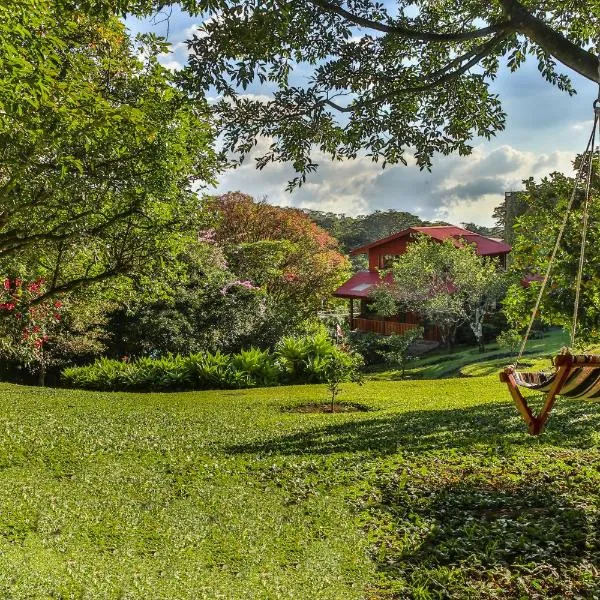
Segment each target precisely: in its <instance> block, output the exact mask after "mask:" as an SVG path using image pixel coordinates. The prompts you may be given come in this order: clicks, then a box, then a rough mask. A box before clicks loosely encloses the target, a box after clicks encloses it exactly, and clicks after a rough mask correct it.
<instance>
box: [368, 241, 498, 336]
mask: <svg viewBox="0 0 600 600" xmlns="http://www.w3.org/2000/svg"><path fill="white" fill-rule="evenodd" d="M391 272H392V273H393V275H394V283H391V284H386V285H383V286H380V287H379V288H378V289H377V291H376V294H375V302H374V308H375V310H378V311H379V312H382V313H383V314H386V313H387V314H390V311H391V310H393V307H392V306H391V305H390V297H391V298H393V299H395V300H397V301H398V302H399V303H400V306H401V307H402V308H404V309H407V310H410V311H413V312H416V313H417V314H420V315H422V316H424V317H425V318H426V319H428V320H429V321H430V322H431V323H433V324H435V325H437V326H438V328H439V330H440V334H441V336H442V340H443V341H444V342H445V343H446V344H448V345H452V343H453V342H454V336H455V333H456V330H457V328H458V327H459V326H460V325H462V324H463V323H468V324H469V326H470V327H471V330H472V331H473V334H474V336H475V339H476V340H477V342H478V343H479V344H480V346H481V345H482V344H483V322H484V319H485V317H486V315H487V314H489V312H491V311H492V310H493V309H494V308H495V305H496V302H497V301H498V300H499V299H500V298H501V297H502V295H503V293H504V290H505V276H504V274H503V273H502V271H501V270H500V269H499V266H498V264H497V263H496V262H495V261H494V260H492V259H489V258H485V257H481V256H478V255H477V253H476V252H475V249H474V248H473V247H471V246H470V245H468V244H465V245H463V246H461V247H456V246H455V245H454V241H453V240H446V241H444V242H442V243H440V242H436V241H434V240H432V239H431V238H428V237H427V236H420V237H419V238H418V239H416V240H415V241H414V242H413V243H411V244H409V245H408V248H407V251H406V252H405V253H404V254H402V255H401V256H400V257H399V258H398V259H397V260H396V262H395V263H394V265H393V267H392V269H391ZM382 309H383V310H382ZM396 311H397V309H396Z"/></svg>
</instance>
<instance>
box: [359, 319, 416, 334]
mask: <svg viewBox="0 0 600 600" xmlns="http://www.w3.org/2000/svg"><path fill="white" fill-rule="evenodd" d="M415 327H417V325H415V324H414V323H398V322H397V321H379V320H375V319H362V318H360V317H357V318H355V319H354V328H355V329H358V330H359V331H371V332H372V333H380V334H382V335H392V333H404V332H405V331H409V330H410V329H414V328H415Z"/></svg>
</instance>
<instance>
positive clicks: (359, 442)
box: [225, 400, 600, 455]
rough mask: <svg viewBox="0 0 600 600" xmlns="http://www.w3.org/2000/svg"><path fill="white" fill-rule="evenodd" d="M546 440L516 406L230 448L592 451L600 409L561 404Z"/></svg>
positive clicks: (370, 421)
mask: <svg viewBox="0 0 600 600" xmlns="http://www.w3.org/2000/svg"><path fill="white" fill-rule="evenodd" d="M558 404H559V406H557V408H556V409H555V410H554V412H553V415H552V417H551V419H550V421H549V423H548V426H547V429H546V432H545V433H544V434H543V435H542V437H538V438H536V437H533V436H530V435H529V434H528V433H527V427H526V426H525V423H524V422H523V421H522V420H521V418H520V416H519V415H518V413H517V411H516V409H515V407H514V406H513V405H512V404H510V403H508V402H506V403H503V404H496V403H487V404H479V405H476V406H471V407H468V408H460V409H456V408H455V409H447V410H422V411H421V410H419V411H407V412H404V413H398V414H393V415H389V416H380V417H373V418H359V419H353V420H351V421H346V422H344V423H337V424H333V425H327V426H324V427H318V428H313V429H310V428H309V429H306V430H303V431H300V432H296V433H293V434H291V435H283V436H280V437H275V438H272V439H268V440H259V441H255V442H251V443H247V444H238V445H232V446H228V447H226V448H225V451H226V452H229V453H231V454H245V453H261V454H283V455H289V454H307V453H308V454H333V453H341V452H371V453H375V454H391V453H396V452H398V451H401V450H407V451H411V452H425V451H428V450H439V449H440V448H446V449H457V450H468V449H469V448H471V447H473V446H474V445H478V444H485V445H487V446H504V445H506V444H510V445H515V444H518V445H538V444H539V443H540V440H541V441H542V442H544V443H548V444H552V445H558V446H568V447H578V448H586V447H589V446H591V445H594V439H593V435H594V430H597V429H599V428H600V404H599V403H596V404H595V405H593V404H590V403H586V402H577V401H573V400H570V401H561V402H559V403H558ZM299 418H301V417H299Z"/></svg>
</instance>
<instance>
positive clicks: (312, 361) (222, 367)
mask: <svg viewBox="0 0 600 600" xmlns="http://www.w3.org/2000/svg"><path fill="white" fill-rule="evenodd" d="M332 359H335V360H338V361H341V362H342V363H346V364H350V363H352V362H353V361H354V362H356V361H359V360H360V358H359V357H357V356H356V355H354V354H351V353H347V352H345V351H343V350H342V349H340V348H339V347H338V346H336V345H335V344H334V343H333V342H331V340H330V339H329V338H328V337H327V336H325V335H317V336H315V337H312V338H309V337H302V338H291V337H289V338H283V339H282V340H281V341H280V342H279V344H278V345H277V347H276V349H275V351H274V352H269V351H266V350H265V351H263V350H258V349H256V348H250V349H249V350H242V351H241V352H240V353H238V354H232V355H227V354H220V353H216V354H211V353H209V352H200V353H197V354H190V355H189V356H167V357H164V358H156V359H155V358H140V359H138V360H135V361H132V362H123V361H118V360H110V359H106V358H104V359H101V360H98V361H96V362H95V363H93V364H91V365H87V366H84V367H71V368H67V369H65V370H64V371H63V372H62V384H63V385H65V386H67V387H74V388H82V389H88V390H109V391H117V390H118V391H129V390H130V391H152V390H206V389H239V388H249V387H256V386H271V385H279V384H294V383H323V382H325V381H327V373H328V371H327V369H328V366H329V365H330V364H331V360H332Z"/></svg>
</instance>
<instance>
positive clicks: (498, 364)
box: [369, 329, 569, 380]
mask: <svg viewBox="0 0 600 600" xmlns="http://www.w3.org/2000/svg"><path fill="white" fill-rule="evenodd" d="M568 343H569V337H568V335H567V334H565V333H564V332H563V331H562V330H560V329H553V330H550V331H549V332H548V333H547V334H546V335H544V337H542V338H533V339H530V340H528V342H527V346H526V349H525V357H526V358H525V359H524V360H523V361H522V363H521V364H523V365H524V366H526V365H527V364H528V361H527V357H539V356H552V355H554V354H556V353H557V352H559V350H560V349H561V348H562V347H563V346H566V345H567V344H568ZM514 360H515V354H514V353H508V352H507V350H506V349H503V348H499V347H498V345H497V344H488V345H487V346H486V351H485V352H483V353H481V352H479V350H478V349H477V347H476V346H469V347H468V348H458V349H456V350H454V351H453V352H448V351H447V350H445V349H440V350H435V351H433V352H428V353H427V354H426V355H425V356H423V358H420V359H417V360H415V361H412V362H410V363H409V364H408V366H409V368H408V369H407V370H406V375H407V376H408V377H413V378H419V379H441V378H443V377H455V376H457V375H459V374H462V375H491V374H492V373H496V372H497V371H499V370H500V369H502V367H504V366H506V365H507V364H509V363H511V362H514ZM542 362H544V361H542ZM529 364H531V361H529ZM547 364H549V361H548V360H545V363H544V366H547ZM369 377H370V378H371V379H374V380H387V379H403V378H402V377H401V374H400V372H399V371H397V370H390V369H386V370H382V371H379V372H376V373H373V374H370V375H369Z"/></svg>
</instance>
